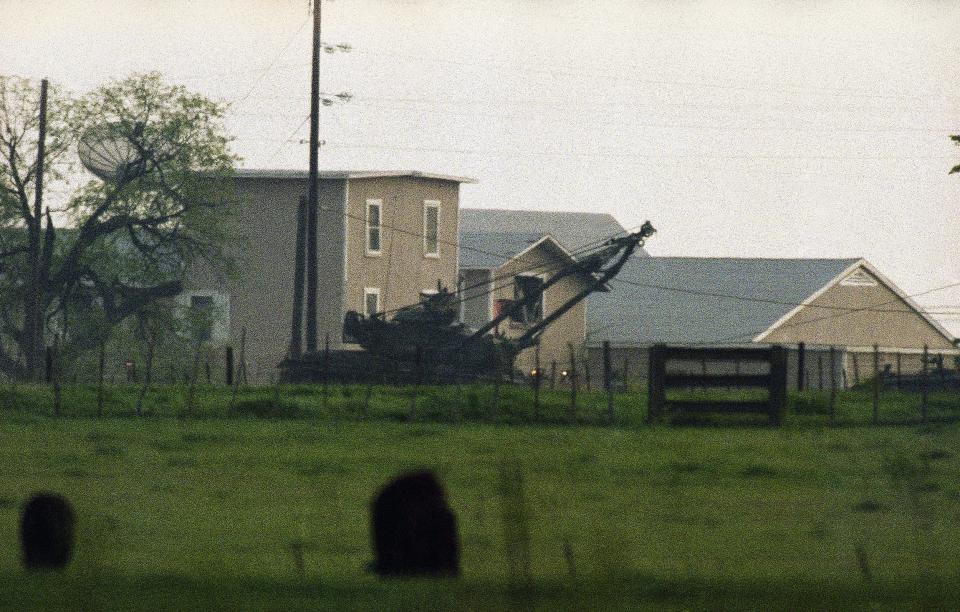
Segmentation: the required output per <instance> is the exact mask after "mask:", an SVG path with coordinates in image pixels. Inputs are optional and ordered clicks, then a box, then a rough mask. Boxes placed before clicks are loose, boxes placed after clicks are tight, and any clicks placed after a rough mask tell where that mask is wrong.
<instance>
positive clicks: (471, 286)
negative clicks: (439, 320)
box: [460, 270, 493, 329]
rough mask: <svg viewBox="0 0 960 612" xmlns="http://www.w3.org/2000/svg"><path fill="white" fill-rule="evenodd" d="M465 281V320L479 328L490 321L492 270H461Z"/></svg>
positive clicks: (468, 324)
mask: <svg viewBox="0 0 960 612" xmlns="http://www.w3.org/2000/svg"><path fill="white" fill-rule="evenodd" d="M460 276H461V279H462V282H463V287H464V290H463V295H462V296H461V299H462V300H463V322H464V323H465V324H466V325H467V326H468V327H472V328H474V329H477V328H479V327H481V326H482V325H484V324H485V323H487V322H489V321H490V294H489V293H488V291H490V280H491V278H492V277H493V272H492V271H491V270H461V271H460Z"/></svg>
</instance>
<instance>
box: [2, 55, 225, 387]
mask: <svg viewBox="0 0 960 612" xmlns="http://www.w3.org/2000/svg"><path fill="white" fill-rule="evenodd" d="M225 110H226V107H225V105H223V104H220V103H217V102H213V101H210V100H207V99H206V98H204V97H202V96H200V95H198V94H194V93H191V92H189V91H187V90H186V89H185V88H184V87H182V86H177V85H168V84H166V83H164V82H163V80H162V79H161V77H160V76H159V75H158V74H156V73H151V74H145V75H136V76H133V77H130V78H127V79H124V80H121V81H117V82H113V83H109V84H107V85H104V86H102V87H100V88H98V89H96V90H95V91H93V92H91V93H89V94H87V95H85V96H83V97H80V98H77V99H73V100H70V99H67V98H66V96H64V95H63V94H61V93H59V92H58V91H57V90H53V94H52V95H51V96H50V104H49V109H48V111H47V130H46V132H47V139H46V140H47V142H46V147H45V149H46V150H45V153H44V159H45V162H46V167H47V169H48V170H47V180H48V181H49V182H57V181H59V182H60V183H61V184H64V182H65V179H66V178H68V173H69V170H70V168H69V166H68V165H67V164H65V162H66V161H67V160H68V159H70V156H71V155H72V150H73V146H74V145H75V144H78V143H79V145H80V146H81V147H85V148H86V150H87V151H88V152H90V151H92V152H93V153H98V152H99V157H98V159H99V160H100V162H101V163H102V165H103V168H106V170H107V171H106V172H99V173H98V175H99V178H96V179H93V180H90V181H88V182H87V183H86V184H85V185H83V186H82V187H80V188H78V189H76V190H75V191H73V193H72V195H71V196H70V197H69V199H68V200H67V201H66V204H65V205H64V206H63V207H62V208H61V209H59V210H53V209H52V208H51V207H50V205H49V204H48V205H46V206H44V207H43V209H42V210H40V209H39V207H31V200H32V196H33V195H34V192H33V189H32V187H31V179H32V177H33V176H35V173H36V171H37V170H36V167H37V162H36V150H37V136H36V134H35V132H36V131H37V129H36V128H38V121H39V119H38V118H37V115H38V96H37V94H36V88H35V87H34V86H33V85H32V84H31V83H30V82H27V81H24V80H22V79H15V78H8V77H0V313H2V320H0V371H4V372H7V373H8V374H11V375H13V376H16V377H18V378H25V379H36V378H37V377H38V375H39V373H40V372H39V370H40V368H39V364H40V362H41V360H40V359H39V355H41V354H42V347H43V342H44V338H45V336H46V334H45V328H47V327H49V326H50V325H51V322H52V321H54V320H55V321H56V325H57V326H58V327H59V328H60V329H59V331H60V332H61V333H63V341H64V344H63V347H62V349H61V350H62V352H63V354H64V356H65V357H67V358H69V357H70V356H73V355H76V354H78V353H79V352H81V351H84V350H87V349H90V348H94V347H96V346H97V345H98V344H99V342H100V341H101V340H102V338H103V336H104V334H105V333H106V332H107V331H108V330H110V329H112V327H113V326H115V325H117V324H118V323H120V322H121V321H123V320H125V319H126V318H128V317H130V316H131V315H133V314H136V313H138V312H139V311H141V310H142V309H144V308H145V307H146V306H148V305H150V304H154V303H157V302H158V301H161V300H163V299H164V298H169V297H172V296H175V295H177V294H178V293H180V292H181V290H182V288H183V279H184V277H185V274H186V271H187V269H188V268H189V266H191V265H192V264H194V263H195V262H198V261H205V262H207V263H208V264H212V265H213V266H214V267H215V268H217V269H220V270H222V271H225V268H226V267H228V266H229V261H230V260H229V258H228V257H227V256H226V254H225V250H224V245H225V244H226V241H227V238H228V233H227V232H228V227H229V224H228V223H226V217H227V216H228V215H227V213H228V212H229V207H228V206H227V204H228V202H229V201H230V193H229V191H228V190H227V189H226V186H227V182H226V181H224V180H222V179H223V178H225V177H227V176H228V175H229V174H230V173H231V171H232V169H233V166H234V164H235V162H236V161H237V158H236V157H235V156H234V155H232V154H231V153H230V151H229V139H228V137H227V136H226V134H225V131H224V129H223V125H222V119H223V115H224V113H225ZM55 220H56V222H55ZM58 223H59V225H58ZM34 267H36V270H37V273H36V274H31V273H30V272H31V270H33V268H34ZM71 313H73V314H74V315H79V314H80V313H83V316H73V317H72V318H71Z"/></svg>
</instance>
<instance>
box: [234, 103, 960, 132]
mask: <svg viewBox="0 0 960 612" xmlns="http://www.w3.org/2000/svg"><path fill="white" fill-rule="evenodd" d="M398 100H399V99H398ZM370 101H376V102H379V101H390V99H389V98H371V97H354V98H352V100H351V103H357V104H359V105H360V106H365V107H367V108H373V109H379V110H383V111H396V112H401V111H404V110H406V109H400V108H396V107H393V106H389V105H381V104H369V102H370ZM437 104H445V102H437ZM430 112H431V113H442V114H445V115H454V116H461V117H468V118H473V119H484V118H490V119H502V120H515V121H531V120H536V121H537V122H538V123H552V124H558V123H559V124H564V125H569V124H570V123H571V117H569V116H566V117H550V116H543V115H540V114H535V113H531V114H522V113H511V114H504V113H488V112H481V111H478V112H460V111H451V110H445V109H434V110H431V111H430ZM238 114H240V115H244V116H254V117H271V118H272V117H282V116H287V117H289V116H292V115H294V114H296V115H297V116H299V113H238ZM594 117H595V116H583V117H581V118H580V119H581V121H580V123H586V124H589V125H591V126H597V127H616V128H618V129H619V130H623V129H624V128H625V127H644V128H662V129H689V130H697V131H733V132H764V131H779V132H827V133H831V134H833V133H838V132H841V133H843V132H850V133H887V132H889V133H898V132H929V133H933V134H944V135H946V134H950V133H952V132H954V131H956V130H957V128H955V127H946V126H945V127H930V126H915V125H905V126H897V125H875V126H844V125H815V124H811V125H776V124H766V125H718V124H715V123H714V124H705V123H671V122H649V121H639V122H638V121H632V120H631V118H630V117H621V119H620V120H618V121H595V120H594Z"/></svg>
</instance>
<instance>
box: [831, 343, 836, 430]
mask: <svg viewBox="0 0 960 612" xmlns="http://www.w3.org/2000/svg"><path fill="white" fill-rule="evenodd" d="M836 420H837V349H836V347H834V346H831V347H830V424H831V425H834V424H835V423H836Z"/></svg>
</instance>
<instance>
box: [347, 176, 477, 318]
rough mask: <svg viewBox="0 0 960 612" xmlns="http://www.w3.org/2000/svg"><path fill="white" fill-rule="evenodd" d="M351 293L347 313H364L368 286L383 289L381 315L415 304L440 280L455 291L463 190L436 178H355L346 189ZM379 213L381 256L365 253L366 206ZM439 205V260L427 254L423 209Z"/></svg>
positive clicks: (348, 269) (349, 285)
mask: <svg viewBox="0 0 960 612" xmlns="http://www.w3.org/2000/svg"><path fill="white" fill-rule="evenodd" d="M348 193H349V196H348V199H349V216H348V218H347V234H348V236H349V239H348V244H347V285H346V287H347V291H346V295H345V298H344V302H343V306H344V312H345V311H347V310H354V311H357V312H362V311H363V294H364V288H365V287H374V288H378V289H380V304H381V310H391V309H394V308H399V307H401V306H406V305H409V304H415V303H417V302H418V301H419V300H420V292H421V291H424V290H428V291H429V290H436V288H437V281H438V280H439V281H440V284H441V285H443V286H444V287H447V288H448V289H450V290H451V291H454V290H455V289H456V287H457V223H458V212H459V185H458V184H457V183H454V182H450V181H439V180H433V179H423V178H411V177H396V178H394V177H390V178H375V179H362V180H358V179H351V180H350V182H349V189H348ZM368 199H378V200H381V201H382V203H383V206H382V209H381V215H382V217H381V218H382V230H381V245H382V247H381V254H380V255H368V254H367V252H366V202H367V200H368ZM425 200H436V201H439V202H440V215H439V231H438V235H439V247H440V257H428V256H425V255H424V240H423V232H424V227H423V222H424V221H423V205H424V201H425Z"/></svg>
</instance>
